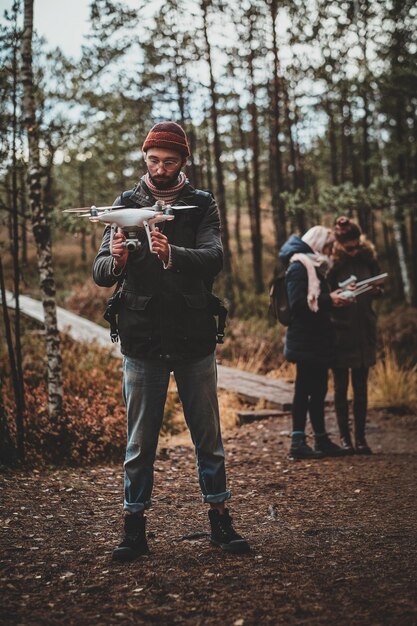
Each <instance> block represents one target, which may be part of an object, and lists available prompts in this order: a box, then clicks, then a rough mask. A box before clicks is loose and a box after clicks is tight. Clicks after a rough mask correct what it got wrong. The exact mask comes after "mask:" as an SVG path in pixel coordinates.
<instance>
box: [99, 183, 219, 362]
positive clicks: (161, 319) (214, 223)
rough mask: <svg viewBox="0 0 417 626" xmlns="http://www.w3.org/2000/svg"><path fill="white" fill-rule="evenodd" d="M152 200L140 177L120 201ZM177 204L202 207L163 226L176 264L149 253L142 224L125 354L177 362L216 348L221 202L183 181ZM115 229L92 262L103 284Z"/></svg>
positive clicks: (129, 284) (126, 311)
mask: <svg viewBox="0 0 417 626" xmlns="http://www.w3.org/2000/svg"><path fill="white" fill-rule="evenodd" d="M154 203H155V200H154V198H153V196H152V195H151V193H150V191H149V189H148V188H147V186H146V185H145V183H144V181H143V179H141V180H140V181H139V183H138V185H137V186H136V187H135V189H134V190H133V192H132V191H130V192H124V193H123V194H122V195H121V196H119V197H118V198H117V199H116V200H115V205H117V204H124V205H126V206H128V207H147V206H152V205H153V204H154ZM176 204H190V205H197V207H196V208H193V209H189V210H182V211H176V212H175V219H174V220H172V221H167V222H164V223H163V226H162V225H159V227H160V228H161V230H162V231H163V233H164V234H165V235H166V236H167V237H168V240H169V243H170V245H171V258H172V268H171V269H169V270H165V269H164V268H163V265H162V262H161V261H160V260H159V259H158V258H157V257H156V255H154V254H152V253H151V252H150V250H149V245H148V240H147V237H146V233H145V231H144V229H141V230H140V231H139V239H140V240H141V243H142V245H141V247H140V248H139V250H137V251H133V252H129V257H128V261H127V265H126V270H125V279H124V283H123V291H122V298H121V310H120V313H119V334H120V341H121V351H122V353H123V354H124V355H126V356H131V357H148V358H161V359H166V360H177V359H184V358H192V357H198V356H205V355H208V354H210V353H211V352H213V351H214V349H215V346H216V323H215V319H214V317H213V315H212V313H211V312H210V310H209V307H210V296H211V294H210V288H211V285H212V282H213V279H214V277H215V276H216V274H218V273H219V272H220V270H221V269H222V263H223V248H222V243H221V237H220V217H219V211H218V208H217V204H216V202H215V200H214V198H213V197H212V195H211V194H210V193H208V192H202V191H198V190H195V189H194V188H193V187H192V186H191V185H190V184H188V182H187V184H186V185H185V187H184V188H183V190H182V192H181V194H180V196H179V197H178V198H177V201H176ZM109 240H110V229H109V227H107V228H106V229H105V231H104V235H103V240H102V243H101V247H100V250H99V252H98V254H97V257H96V259H95V261H94V266H93V277H94V280H95V282H96V283H97V284H98V285H100V286H104V287H108V286H112V285H114V284H115V283H116V282H117V278H116V277H115V276H114V275H113V273H112V257H111V255H110V250H109Z"/></svg>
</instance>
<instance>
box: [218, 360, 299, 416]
mask: <svg viewBox="0 0 417 626" xmlns="http://www.w3.org/2000/svg"><path fill="white" fill-rule="evenodd" d="M218 375H219V379H218V386H219V387H220V388H221V389H226V390H230V391H234V392H235V393H238V394H239V395H241V396H242V397H244V398H247V399H248V400H249V401H255V402H257V401H258V400H260V399H263V400H267V401H268V402H269V403H270V404H271V406H272V407H273V408H276V409H281V410H290V409H291V406H292V399H293V395H294V386H293V384H292V383H289V382H287V381H285V380H281V379H280V380H278V379H275V378H266V377H265V376H261V375H259V374H252V373H251V372H245V371H243V370H238V369H235V368H232V367H226V366H224V365H219V366H218Z"/></svg>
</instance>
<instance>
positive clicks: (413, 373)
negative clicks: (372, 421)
mask: <svg viewBox="0 0 417 626" xmlns="http://www.w3.org/2000/svg"><path fill="white" fill-rule="evenodd" d="M369 404H370V406H374V407H382V406H383V407H389V408H395V409H398V410H401V411H409V410H411V411H413V410H417V365H414V366H413V367H412V366H408V365H407V364H404V365H401V364H400V363H399V361H398V357H397V355H396V353H395V352H394V350H393V349H392V348H391V347H389V346H388V344H386V345H385V348H384V354H383V357H382V358H381V359H380V360H379V361H378V362H377V364H376V365H375V367H374V368H373V369H372V370H371V374H370V380H369Z"/></svg>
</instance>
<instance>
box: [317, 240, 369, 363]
mask: <svg viewBox="0 0 417 626" xmlns="http://www.w3.org/2000/svg"><path fill="white" fill-rule="evenodd" d="M379 273H380V269H379V266H378V263H377V260H376V256H375V251H374V248H373V246H372V244H371V243H370V242H368V241H366V240H365V241H364V242H362V244H361V249H360V251H359V252H358V253H357V254H356V255H355V256H349V255H348V254H346V252H344V251H343V249H342V248H341V247H340V246H336V248H335V254H334V263H333V267H332V269H331V271H330V273H329V277H328V278H329V281H330V285H331V288H332V289H337V288H338V286H339V282H342V281H343V280H346V278H349V277H350V276H352V275H354V276H356V277H357V279H358V281H360V280H364V279H365V278H370V277H371V276H375V275H376V274H379ZM373 298H374V296H373V295H370V294H369V293H364V294H362V295H360V296H358V298H357V299H356V301H355V302H353V304H352V305H351V306H349V307H341V308H335V309H333V310H332V321H333V326H334V331H335V347H336V361H335V365H336V367H347V368H351V367H353V368H358V367H370V366H371V365H374V364H375V360H376V316H375V312H374V310H373V308H372V301H373Z"/></svg>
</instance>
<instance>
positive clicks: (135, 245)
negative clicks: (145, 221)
mask: <svg viewBox="0 0 417 626" xmlns="http://www.w3.org/2000/svg"><path fill="white" fill-rule="evenodd" d="M125 245H126V248H127V249H128V250H129V252H133V251H134V250H138V249H139V247H140V242H139V241H138V240H137V239H128V240H127V241H126V242H125Z"/></svg>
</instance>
